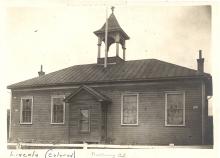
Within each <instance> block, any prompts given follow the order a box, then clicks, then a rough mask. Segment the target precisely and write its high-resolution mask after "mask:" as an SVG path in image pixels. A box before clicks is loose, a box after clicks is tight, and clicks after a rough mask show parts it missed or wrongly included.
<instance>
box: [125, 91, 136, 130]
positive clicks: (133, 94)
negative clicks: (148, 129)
mask: <svg viewBox="0 0 220 158" xmlns="http://www.w3.org/2000/svg"><path fill="white" fill-rule="evenodd" d="M124 96H136V98H137V104H136V105H137V117H136V119H137V122H136V123H135V124H124V123H123V117H124V114H123V108H124ZM138 113H139V93H123V94H122V95H121V125H122V126H137V125H138V122H139V120H138V118H139V116H138Z"/></svg>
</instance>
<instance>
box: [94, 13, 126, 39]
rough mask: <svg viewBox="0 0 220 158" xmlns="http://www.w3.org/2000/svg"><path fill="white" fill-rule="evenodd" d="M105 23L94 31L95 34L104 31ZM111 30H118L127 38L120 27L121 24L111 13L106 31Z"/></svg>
mask: <svg viewBox="0 0 220 158" xmlns="http://www.w3.org/2000/svg"><path fill="white" fill-rule="evenodd" d="M105 25H106V23H105V24H104V25H103V26H102V28H101V29H99V30H97V31H95V32H94V33H95V34H96V35H97V34H100V33H105ZM112 31H120V32H121V33H122V34H123V36H124V38H125V39H129V36H128V35H127V34H126V33H125V32H124V30H123V29H122V28H121V26H120V25H119V23H118V21H117V19H116V17H115V15H114V14H113V13H112V14H111V15H110V16H109V18H108V32H112Z"/></svg>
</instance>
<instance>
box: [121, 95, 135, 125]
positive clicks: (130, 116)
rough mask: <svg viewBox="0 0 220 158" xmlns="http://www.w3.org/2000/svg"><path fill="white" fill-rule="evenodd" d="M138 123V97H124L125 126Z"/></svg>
mask: <svg viewBox="0 0 220 158" xmlns="http://www.w3.org/2000/svg"><path fill="white" fill-rule="evenodd" d="M136 123H137V95H127V96H123V124H136Z"/></svg>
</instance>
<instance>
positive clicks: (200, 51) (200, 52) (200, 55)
mask: <svg viewBox="0 0 220 158" xmlns="http://www.w3.org/2000/svg"><path fill="white" fill-rule="evenodd" d="M201 58H202V50H199V59H201Z"/></svg>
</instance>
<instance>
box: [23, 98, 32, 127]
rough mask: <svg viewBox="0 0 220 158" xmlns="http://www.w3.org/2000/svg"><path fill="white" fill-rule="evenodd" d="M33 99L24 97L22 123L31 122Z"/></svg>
mask: <svg viewBox="0 0 220 158" xmlns="http://www.w3.org/2000/svg"><path fill="white" fill-rule="evenodd" d="M31 106H32V99H22V123H31Z"/></svg>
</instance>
